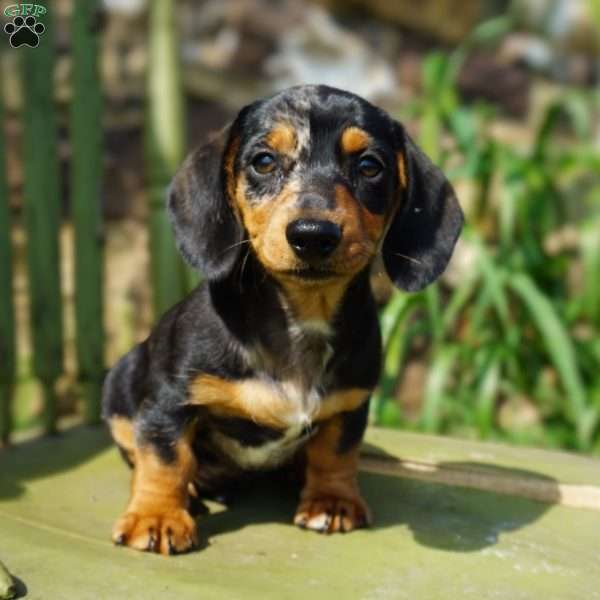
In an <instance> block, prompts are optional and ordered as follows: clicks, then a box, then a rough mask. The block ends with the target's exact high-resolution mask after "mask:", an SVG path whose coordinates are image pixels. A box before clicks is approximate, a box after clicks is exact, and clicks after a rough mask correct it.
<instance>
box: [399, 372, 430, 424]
mask: <svg viewBox="0 0 600 600" xmlns="http://www.w3.org/2000/svg"><path fill="white" fill-rule="evenodd" d="M427 373H428V371H427V365H426V363H424V362H423V361H420V360H411V361H409V362H408V363H407V364H406V366H405V367H404V369H403V372H402V379H401V381H400V385H399V386H398V389H397V392H396V399H397V401H398V403H399V404H400V406H401V407H402V414H403V415H404V417H405V418H406V419H408V420H409V421H417V420H418V418H419V415H420V414H421V408H422V405H423V397H424V395H425V383H426V380H427Z"/></svg>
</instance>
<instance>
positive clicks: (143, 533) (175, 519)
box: [112, 508, 198, 554]
mask: <svg viewBox="0 0 600 600" xmlns="http://www.w3.org/2000/svg"><path fill="white" fill-rule="evenodd" d="M112 539H113V542H114V543H115V544H117V545H120V546H129V547H130V548H135V549H136V550H142V551H146V552H160V553H161V554H179V553H181V552H187V551H188V550H192V549H193V548H194V547H196V546H197V545H198V531H197V528H196V522H195V521H194V519H192V517H191V516H190V514H189V513H188V512H187V510H185V509H183V508H176V509H170V510H167V511H164V512H160V513H158V514H157V513H156V511H147V512H146V511H142V510H136V511H127V512H125V514H123V515H122V516H121V518H120V519H119V520H118V521H117V522H116V523H115V526H114V527H113V535H112Z"/></svg>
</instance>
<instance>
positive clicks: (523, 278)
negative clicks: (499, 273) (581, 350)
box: [508, 273, 589, 445]
mask: <svg viewBox="0 0 600 600" xmlns="http://www.w3.org/2000/svg"><path fill="white" fill-rule="evenodd" d="M508 284H509V285H510V287H511V288H512V289H513V290H514V291H515V292H516V293H517V295H518V296H519V297H520V298H521V299H522V300H523V302H524V303H525V305H526V306H527V308H528V310H529V312H530V314H531V316H532V318H533V321H534V323H535V325H536V327H537V329H538V330H539V332H540V334H541V335H542V338H543V340H544V343H545V346H546V350H547V352H548V354H549V355H550V357H551V359H552V362H553V363H554V366H555V367H556V370H557V371H558V373H559V375H560V378H561V380H562V383H563V386H564V389H565V392H566V394H567V407H568V410H567V415H568V417H569V418H570V419H571V420H572V421H573V422H574V423H576V425H577V429H578V437H579V442H580V443H581V444H583V445H585V443H586V442H589V440H586V439H585V436H584V433H585V432H584V429H585V425H586V423H587V419H588V416H587V412H588V406H587V399H586V392H585V387H584V385H583V381H582V379H581V374H580V372H579V367H578V365H577V359H576V356H575V349H574V347H573V344H572V342H571V338H570V337H569V332H568V331H567V329H566V327H565V325H564V324H563V323H562V322H561V320H560V318H559V316H558V314H557V313H556V311H555V310H554V307H553V306H552V303H551V302H550V300H548V298H547V297H546V296H545V295H544V294H543V293H542V292H540V290H539V289H538V288H537V286H536V285H535V283H534V282H533V280H532V279H531V277H529V276H528V275H526V274H525V273H518V274H516V275H514V276H513V277H511V278H509V280H508Z"/></svg>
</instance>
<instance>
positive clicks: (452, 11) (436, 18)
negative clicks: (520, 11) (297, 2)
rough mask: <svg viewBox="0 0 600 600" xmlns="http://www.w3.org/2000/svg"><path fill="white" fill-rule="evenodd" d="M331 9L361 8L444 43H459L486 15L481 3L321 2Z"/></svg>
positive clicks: (443, 0)
mask: <svg viewBox="0 0 600 600" xmlns="http://www.w3.org/2000/svg"><path fill="white" fill-rule="evenodd" d="M320 3H321V4H323V5H325V6H327V7H328V8H330V9H332V10H334V11H336V12H340V13H346V12H348V10H351V9H352V8H354V9H359V10H361V11H362V12H365V13H367V14H369V15H372V16H374V17H376V18H380V19H384V20H388V21H391V22H392V23H395V24H397V25H401V26H402V27H406V28H408V29H413V30H415V31H418V32H420V33H424V34H426V35H428V36H433V37H435V38H438V39H440V40H443V41H445V42H451V43H456V42H460V41H461V40H462V39H463V38H464V37H465V36H466V35H467V34H468V33H469V32H470V31H471V29H473V27H474V26H475V25H476V24H477V23H478V22H479V21H480V20H481V19H482V17H484V16H485V13H486V12H487V11H486V4H487V5H493V4H494V3H493V2H481V0H463V1H462V2H460V5H458V4H457V3H456V2H455V1H454V0H420V1H419V2H418V3H415V2H405V1H395V2H394V1H390V0H320Z"/></svg>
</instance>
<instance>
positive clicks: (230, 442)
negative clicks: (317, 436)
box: [212, 424, 316, 469]
mask: <svg viewBox="0 0 600 600" xmlns="http://www.w3.org/2000/svg"><path fill="white" fill-rule="evenodd" d="M304 428H305V426H304V425H302V424H298V425H296V426H295V427H290V428H289V429H288V430H287V431H286V432H285V434H284V435H283V436H282V437H280V438H278V439H276V440H271V441H269V442H266V443H264V444H262V445H261V446H244V445H242V444H240V443H239V442H238V441H237V440H235V439H233V438H231V437H229V436H227V435H224V434H222V433H220V432H214V433H213V434H212V440H213V442H214V443H215V444H216V445H217V446H218V447H219V448H220V449H221V450H222V451H223V452H225V453H226V454H227V455H228V456H229V457H230V458H231V459H232V460H233V461H234V462H235V463H237V464H238V465H239V466H240V467H242V468H243V469H264V468H272V467H277V466H278V465H281V464H282V463H284V462H285V461H286V460H288V459H289V458H291V457H292V455H293V454H294V453H295V452H296V450H298V449H299V448H300V446H301V445H302V444H303V443H304V442H306V441H307V440H308V439H309V438H310V437H311V435H313V434H314V433H315V431H316V430H311V431H310V432H308V433H304V434H303V433H302V430H303V429H304Z"/></svg>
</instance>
